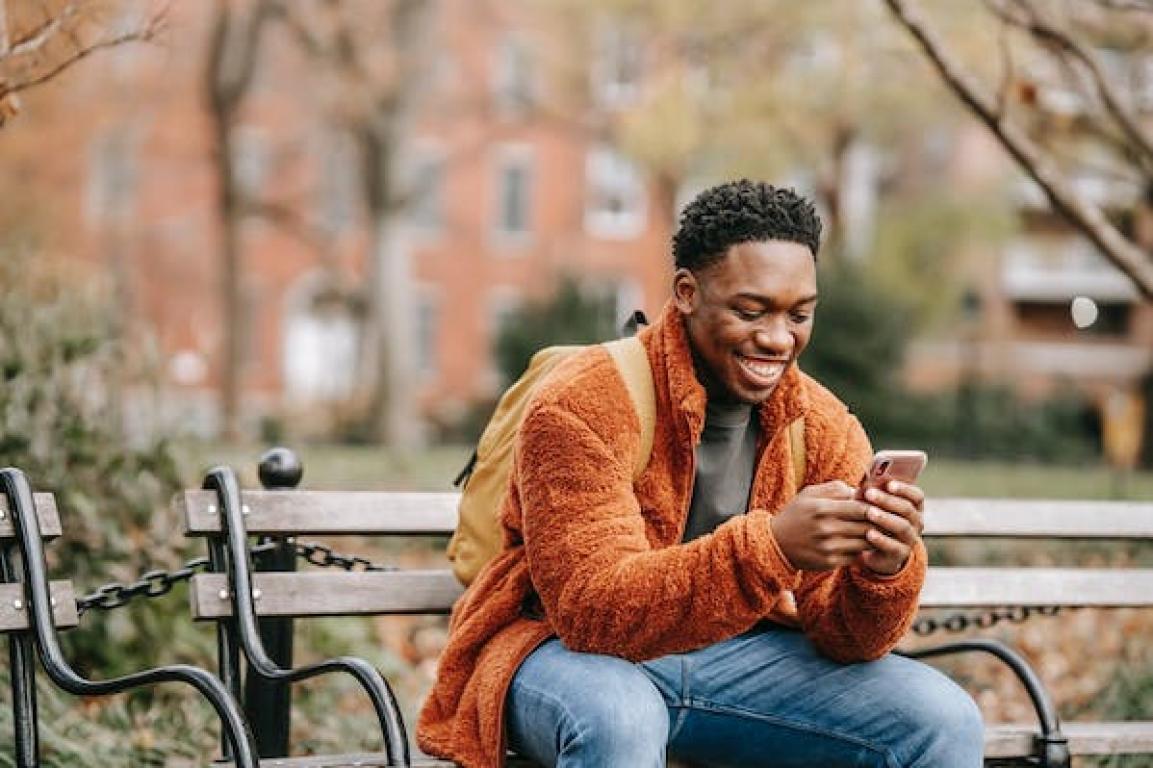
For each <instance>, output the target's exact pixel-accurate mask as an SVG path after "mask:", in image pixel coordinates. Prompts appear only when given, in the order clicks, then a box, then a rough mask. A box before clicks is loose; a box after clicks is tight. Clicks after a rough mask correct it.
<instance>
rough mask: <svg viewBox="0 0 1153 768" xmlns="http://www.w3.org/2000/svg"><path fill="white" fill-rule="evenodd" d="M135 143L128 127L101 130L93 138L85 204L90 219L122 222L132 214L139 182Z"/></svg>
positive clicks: (104, 221) (99, 222)
mask: <svg viewBox="0 0 1153 768" xmlns="http://www.w3.org/2000/svg"><path fill="white" fill-rule="evenodd" d="M135 144H136V142H135V141H134V139H133V137H132V136H131V134H130V132H129V131H126V130H118V131H112V132H106V133H102V134H99V135H98V136H97V137H96V138H95V139H93V141H92V144H91V146H90V148H89V166H90V168H91V170H90V171H89V174H88V190H87V201H86V206H85V208H86V212H87V216H88V220H89V222H91V223H93V224H97V225H99V224H104V223H106V222H110V221H121V222H122V221H125V220H127V219H128V218H129V217H130V216H131V215H132V207H133V206H132V204H133V199H134V197H135V195H134V192H135V189H136V184H137V173H136V171H137V169H136V156H135V150H136V147H135Z"/></svg>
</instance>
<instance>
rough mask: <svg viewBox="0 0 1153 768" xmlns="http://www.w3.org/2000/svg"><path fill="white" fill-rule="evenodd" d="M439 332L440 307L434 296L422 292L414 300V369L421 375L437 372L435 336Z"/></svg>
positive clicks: (430, 374) (432, 374) (431, 374)
mask: <svg viewBox="0 0 1153 768" xmlns="http://www.w3.org/2000/svg"><path fill="white" fill-rule="evenodd" d="M439 333H440V307H438V306H437V300H436V297H435V296H431V295H429V294H428V293H423V292H422V294H421V295H420V297H419V298H418V299H417V302H416V370H417V372H418V373H419V374H420V375H421V376H429V377H431V376H435V375H436V373H437V365H436V357H437V355H436V351H437V348H438V344H437V337H438V335H439Z"/></svg>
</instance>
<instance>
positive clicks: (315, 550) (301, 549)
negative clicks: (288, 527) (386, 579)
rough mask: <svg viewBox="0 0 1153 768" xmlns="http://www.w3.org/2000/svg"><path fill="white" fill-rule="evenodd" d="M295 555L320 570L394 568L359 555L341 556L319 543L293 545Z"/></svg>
mask: <svg viewBox="0 0 1153 768" xmlns="http://www.w3.org/2000/svg"><path fill="white" fill-rule="evenodd" d="M294 546H295V548H296V554H297V556H298V557H302V558H304V559H305V560H307V561H308V562H310V563H312V564H313V565H319V566H320V567H322V568H343V569H344V570H346V571H357V570H360V571H395V570H396V568H394V567H391V566H386V565H377V564H376V563H374V562H372V561H371V560H368V559H366V558H363V557H360V556H359V555H342V554H340V553H338V552H333V551H332V548H331V547H329V546H326V545H324V544H321V543H319V542H315V541H314V542H308V543H305V544H300V543H295V544H294Z"/></svg>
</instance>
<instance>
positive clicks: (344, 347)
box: [283, 285, 361, 403]
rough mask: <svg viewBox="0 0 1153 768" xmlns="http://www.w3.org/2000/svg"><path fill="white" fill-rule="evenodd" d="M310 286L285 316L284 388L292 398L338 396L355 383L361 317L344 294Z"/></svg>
mask: <svg viewBox="0 0 1153 768" xmlns="http://www.w3.org/2000/svg"><path fill="white" fill-rule="evenodd" d="M309 287H310V288H312V289H313V291H312V292H309V291H307V290H306V291H303V292H302V291H300V290H299V289H298V291H297V301H294V302H291V303H292V304H294V305H295V306H293V307H292V308H290V310H289V312H288V314H287V317H286V319H285V323H286V327H285V330H284V357H283V366H284V381H285V389H286V391H287V394H288V397H289V398H290V399H292V400H294V401H296V402H303V403H322V402H339V401H341V400H344V399H346V398H347V397H349V396H350V395H351V394H352V391H353V387H354V386H355V384H356V371H357V361H358V358H359V352H360V349H359V347H360V340H361V338H360V321H361V318H360V317H359V315H358V312H357V309H356V307H355V306H354V305H353V304H352V303H350V302H348V301H347V300H345V299H344V298H343V297H340V296H338V295H335V294H332V293H329V292H326V291H324V290H323V289H321V288H318V287H317V286H315V285H313V286H309ZM302 293H303V294H304V295H303V296H302V295H301V294H302Z"/></svg>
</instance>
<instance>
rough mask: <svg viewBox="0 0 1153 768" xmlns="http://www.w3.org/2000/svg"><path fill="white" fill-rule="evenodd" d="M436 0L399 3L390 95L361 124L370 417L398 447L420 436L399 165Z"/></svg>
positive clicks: (380, 435)
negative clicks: (367, 233)
mask: <svg viewBox="0 0 1153 768" xmlns="http://www.w3.org/2000/svg"><path fill="white" fill-rule="evenodd" d="M436 5H437V4H436V3H435V2H432V0H396V2H395V4H394V6H393V8H392V18H391V20H390V21H391V25H390V28H391V33H392V34H391V40H392V45H393V55H394V56H395V58H396V61H397V62H398V63H397V67H396V76H395V78H394V80H393V81H392V83H391V85H390V88H389V89H388V92H387V95H385V96H384V97H383V98H377V99H376V100H375V104H376V108H375V109H374V110H373V111H372V112H371V113H370V114H368V115H366V116H365V117H364V118H363V120H362V121H361V124H360V125H358V126H356V127H355V132H356V136H357V141H358V143H359V145H360V148H361V160H362V167H363V169H364V172H365V173H364V177H363V184H364V193H365V201H366V203H367V208H368V214H369V227H370V244H369V253H368V259H369V264H368V270H367V271H368V281H369V285H368V295H369V307H368V329H367V333H366V343H367V354H366V358H367V359H366V363H367V365H366V367H365V372H366V375H367V379H368V382H369V393H370V394H369V413H368V420H369V426H370V428H371V430H372V436H373V438H374V439H375V440H376V441H377V442H381V443H384V444H385V445H387V446H389V447H391V448H394V449H405V448H412V447H414V446H416V445H417V444H418V443H419V442H420V438H421V435H420V417H419V412H418V411H419V408H418V403H417V401H416V388H417V383H418V382H417V372H416V355H415V339H414V335H415V331H416V323H415V309H416V301H415V296H414V293H415V289H414V286H413V279H412V266H411V258H412V257H411V249H410V248H409V247H408V244H407V243H406V242H405V236H404V229H403V221H404V216H403V214H404V213H405V209H406V207H407V202H408V200H409V198H410V197H411V195H410V194H407V190H404V186H405V185H404V183H403V181H402V178H401V177H402V174H401V172H400V162H401V158H403V157H404V156H405V149H406V147H407V145H408V142H409V138H410V136H411V133H412V122H413V118H414V116H415V112H416V102H417V99H418V97H419V95H420V94H421V93H422V91H423V88H424V85H425V81H426V79H427V78H426V75H427V69H428V66H427V65H428V58H429V52H430V51H431V50H433V49H434V46H433V45H431V44H430V40H429V32H428V27H429V24H430V22H431V20H432V18H433V15H434V13H435V9H436Z"/></svg>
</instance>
